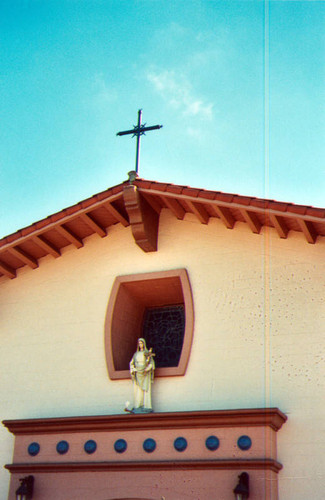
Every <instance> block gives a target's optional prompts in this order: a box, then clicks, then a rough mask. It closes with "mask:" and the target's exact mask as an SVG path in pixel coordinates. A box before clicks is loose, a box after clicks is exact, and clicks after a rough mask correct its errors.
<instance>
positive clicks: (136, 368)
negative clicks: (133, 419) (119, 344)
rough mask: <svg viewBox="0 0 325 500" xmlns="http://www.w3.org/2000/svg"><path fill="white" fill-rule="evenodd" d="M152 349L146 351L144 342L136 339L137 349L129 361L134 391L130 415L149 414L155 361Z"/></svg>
mask: <svg viewBox="0 0 325 500" xmlns="http://www.w3.org/2000/svg"><path fill="white" fill-rule="evenodd" d="M153 356H154V353H153V352H152V349H149V350H148V349H147V346H146V341H145V340H144V339H143V338H140V339H138V347H137V350H136V352H135V353H134V355H133V357H132V359H131V361H130V374H131V378H132V381H133V389H134V408H133V409H132V410H127V411H129V412H130V413H151V412H152V411H153V410H152V404H151V385H152V383H153V378H154V371H155V361H154V359H153Z"/></svg>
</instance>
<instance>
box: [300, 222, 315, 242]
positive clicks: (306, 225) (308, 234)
mask: <svg viewBox="0 0 325 500" xmlns="http://www.w3.org/2000/svg"><path fill="white" fill-rule="evenodd" d="M297 221H298V224H299V226H300V229H301V230H302V232H303V233H304V235H305V238H306V240H307V241H308V243H311V244H314V243H316V239H317V236H318V235H317V232H316V229H315V226H314V224H313V223H312V222H309V221H307V220H304V219H297Z"/></svg>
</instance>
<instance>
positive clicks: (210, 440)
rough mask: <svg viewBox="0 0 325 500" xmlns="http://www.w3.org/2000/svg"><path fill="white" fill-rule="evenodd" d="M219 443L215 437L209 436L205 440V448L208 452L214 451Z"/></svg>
mask: <svg viewBox="0 0 325 500" xmlns="http://www.w3.org/2000/svg"><path fill="white" fill-rule="evenodd" d="M219 444H220V441H219V439H218V438H217V436H209V437H207V438H206V440H205V446H206V447H207V448H208V450H210V451H215V450H217V449H218V448H219Z"/></svg>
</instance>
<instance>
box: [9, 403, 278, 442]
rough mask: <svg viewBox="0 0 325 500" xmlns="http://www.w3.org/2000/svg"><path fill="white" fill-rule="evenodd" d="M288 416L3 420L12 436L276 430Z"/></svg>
mask: <svg viewBox="0 0 325 500" xmlns="http://www.w3.org/2000/svg"><path fill="white" fill-rule="evenodd" d="M286 420H287V416H286V415H285V414H284V413H282V412H281V411H280V410H279V409H278V408H261V409H259V408H253V409H238V410H206V411H184V412H166V413H150V414H137V415H133V414H118V415H99V416H90V417H89V416H86V417H82V416H80V417H60V418H38V419H23V420H4V421H3V422H2V423H3V425H4V426H5V427H6V428H7V429H8V430H9V431H10V432H11V433H12V434H14V435H15V436H17V435H30V434H55V433H62V432H66V433H70V432H96V431H97V432H107V431H121V430H130V431H134V430H148V429H163V430H166V429H189V428H197V427H201V428H204V427H205V428H212V427H247V426H248V427H261V426H262V427H267V426H268V427H270V428H271V429H273V430H274V431H278V430H279V429H280V428H281V427H282V425H283V424H284V423H285V422H286Z"/></svg>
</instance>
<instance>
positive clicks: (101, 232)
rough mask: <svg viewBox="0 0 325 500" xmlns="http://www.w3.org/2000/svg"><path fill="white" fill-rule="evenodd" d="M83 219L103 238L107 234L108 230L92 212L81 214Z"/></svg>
mask: <svg viewBox="0 0 325 500" xmlns="http://www.w3.org/2000/svg"><path fill="white" fill-rule="evenodd" d="M80 217H81V218H82V220H83V221H84V222H85V223H86V224H87V226H89V227H90V228H91V229H92V230H93V231H95V232H96V233H97V234H98V235H99V236H100V237H101V238H104V237H105V236H107V232H106V230H105V229H104V228H103V227H102V226H101V225H100V224H98V222H96V221H95V220H94V219H93V217H92V216H91V215H90V214H86V213H84V214H81V216H80Z"/></svg>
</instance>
